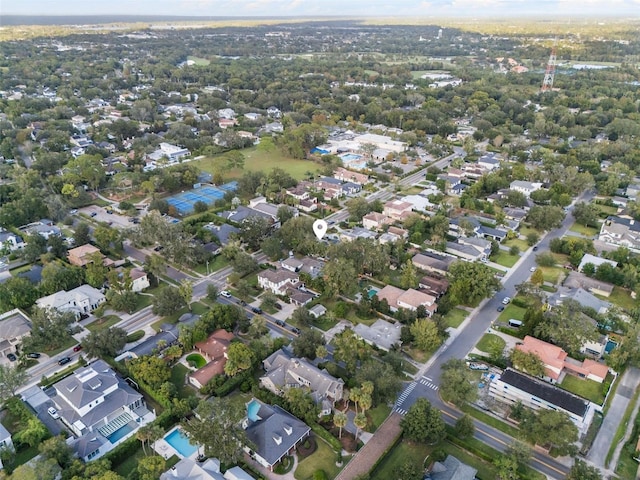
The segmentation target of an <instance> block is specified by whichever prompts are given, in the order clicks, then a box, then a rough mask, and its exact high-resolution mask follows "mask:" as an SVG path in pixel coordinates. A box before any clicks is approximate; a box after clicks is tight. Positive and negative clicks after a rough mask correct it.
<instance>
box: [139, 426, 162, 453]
mask: <svg viewBox="0 0 640 480" xmlns="http://www.w3.org/2000/svg"><path fill="white" fill-rule="evenodd" d="M162 433H163V432H162V428H160V426H159V425H154V424H153V423H149V424H147V425H145V426H144V427H141V428H140V429H138V431H137V432H136V438H137V439H138V440H140V442H142V451H143V452H144V455H145V456H147V449H146V448H145V445H147V444H151V443H153V442H155V441H156V440H158V439H159V438H160V437H161V436H162Z"/></svg>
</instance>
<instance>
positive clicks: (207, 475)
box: [160, 457, 225, 480]
mask: <svg viewBox="0 0 640 480" xmlns="http://www.w3.org/2000/svg"><path fill="white" fill-rule="evenodd" d="M177 479H180V480H225V478H224V475H222V473H220V460H218V459H216V458H209V459H207V461H206V462H204V463H198V462H196V461H195V460H192V459H190V458H186V457H185V458H183V459H182V460H180V461H179V462H178V463H176V464H175V465H174V466H173V467H171V468H170V469H169V470H167V471H166V472H164V473H163V474H162V475H160V480H177Z"/></svg>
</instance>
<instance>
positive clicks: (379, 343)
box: [353, 319, 402, 352]
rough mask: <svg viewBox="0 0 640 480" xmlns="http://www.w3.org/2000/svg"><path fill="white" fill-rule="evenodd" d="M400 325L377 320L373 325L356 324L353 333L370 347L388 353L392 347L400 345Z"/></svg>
mask: <svg viewBox="0 0 640 480" xmlns="http://www.w3.org/2000/svg"><path fill="white" fill-rule="evenodd" d="M401 330H402V325H401V324H400V323H389V322H387V321H386V320H382V319H378V320H376V321H375V322H374V323H373V325H370V326H369V325H366V324H364V323H358V324H357V325H356V326H355V327H354V328H353V331H354V332H355V334H356V335H358V336H359V337H360V338H362V339H363V340H364V341H365V342H367V343H368V344H370V345H374V346H376V347H378V348H381V349H382V350H385V351H387V352H388V351H389V350H391V349H392V348H393V346H394V345H399V344H400V343H401V340H400V333H401Z"/></svg>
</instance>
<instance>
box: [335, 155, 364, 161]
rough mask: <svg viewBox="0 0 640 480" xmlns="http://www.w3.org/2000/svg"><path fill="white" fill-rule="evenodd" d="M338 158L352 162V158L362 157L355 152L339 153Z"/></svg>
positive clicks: (358, 158)
mask: <svg viewBox="0 0 640 480" xmlns="http://www.w3.org/2000/svg"><path fill="white" fill-rule="evenodd" d="M340 158H341V159H342V161H344V162H353V161H354V160H360V159H361V158H362V155H357V154H355V153H345V154H344V155H341V156H340Z"/></svg>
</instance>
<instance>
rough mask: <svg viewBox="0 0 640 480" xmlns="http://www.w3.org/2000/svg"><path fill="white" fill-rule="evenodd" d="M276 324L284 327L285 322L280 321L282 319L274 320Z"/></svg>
mask: <svg viewBox="0 0 640 480" xmlns="http://www.w3.org/2000/svg"><path fill="white" fill-rule="evenodd" d="M276 325H278V326H280V327H284V326H285V325H286V323H284V321H282V320H276Z"/></svg>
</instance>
